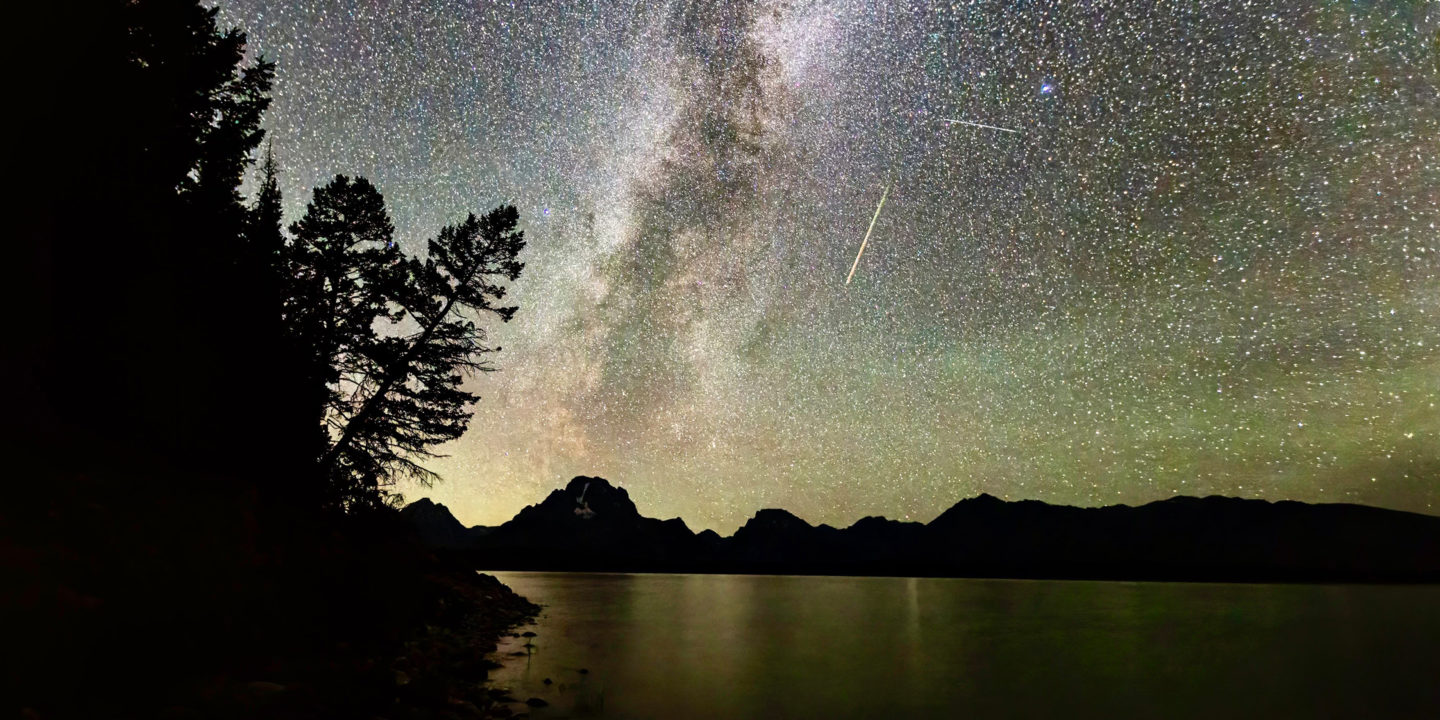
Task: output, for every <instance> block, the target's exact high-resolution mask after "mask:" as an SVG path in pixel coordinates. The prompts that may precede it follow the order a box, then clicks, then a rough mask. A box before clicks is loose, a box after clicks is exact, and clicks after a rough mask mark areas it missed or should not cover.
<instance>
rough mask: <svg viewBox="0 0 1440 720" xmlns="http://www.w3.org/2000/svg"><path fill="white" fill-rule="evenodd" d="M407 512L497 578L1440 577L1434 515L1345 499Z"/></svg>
mask: <svg viewBox="0 0 1440 720" xmlns="http://www.w3.org/2000/svg"><path fill="white" fill-rule="evenodd" d="M401 512H402V514H403V515H404V516H405V517H406V518H407V519H408V520H409V521H410V522H411V523H412V524H413V525H414V526H415V528H416V530H417V531H418V533H419V535H420V536H421V538H422V539H423V540H424V541H425V542H426V543H428V544H430V545H431V546H433V547H435V548H436V549H437V550H440V551H443V552H446V553H451V554H458V555H462V556H464V557H465V558H466V560H467V561H468V562H470V563H472V564H473V565H474V566H475V567H477V568H484V569H491V570H567V571H615V572H622V571H623V572H710V573H715V572H726V573H776V574H822V575H904V576H942V577H1011V578H1070V579H1112V580H1116V579H1128V580H1193V581H1242V582H1263V581H1274V582H1323V581H1334V582H1440V518H1437V517H1432V516H1429V515H1421V514H1416V513H1409V512H1402V511H1397V510H1385V509H1381V508H1374V507H1368V506H1364V505H1350V504H1315V505H1312V504H1306V503H1301V502H1294V501H1288V500H1287V501H1279V502H1269V501H1266V500H1248V499H1239V498H1230V497H1221V496H1211V497H1205V498H1195V497H1183V496H1182V497H1174V498H1170V499H1167V500H1161V501H1157V502H1152V503H1149V504H1146V505H1141V506H1136V507H1130V506H1126V505H1113V506H1108V507H1098V508H1081V507H1071V506H1064V505H1051V504H1048V503H1044V502H1040V501H1037V500H1023V501H1019V502H1009V501H1005V500H1001V499H1000V498H997V497H994V496H992V495H989V494H982V495H979V496H978V497H973V498H969V499H966V500H961V501H960V502H958V503H956V504H955V505H953V506H951V507H950V508H949V509H947V510H946V511H945V512H943V513H941V514H940V515H939V516H938V517H936V518H935V519H934V520H932V521H930V522H929V523H918V522H901V521H897V520H889V519H886V518H883V517H866V518H862V519H860V520H859V521H857V522H856V523H854V524H853V525H851V526H849V527H847V528H834V527H831V526H829V525H818V526H817V525H811V524H810V523H808V522H806V521H804V520H802V519H800V518H799V517H796V516H795V515H794V514H792V513H790V512H788V511H785V510H779V509H765V510H761V511H759V512H757V513H756V514H755V516H754V517H752V518H751V519H750V520H749V521H747V522H746V523H745V524H744V525H743V526H741V527H740V528H739V529H738V530H736V531H735V534H734V535H732V536H730V537H721V536H720V535H719V534H717V533H715V532H714V531H712V530H704V531H702V532H700V533H695V532H693V531H692V530H691V529H690V528H689V527H688V526H687V525H686V524H685V521H684V520H681V519H680V518H673V519H670V520H658V519H655V518H648V517H645V516H643V515H641V514H640V512H639V510H638V509H637V508H636V507H635V503H634V502H633V501H632V500H631V499H630V495H629V493H627V492H626V491H625V489H624V488H622V487H618V486H616V485H612V484H611V483H610V482H609V481H607V480H605V479H604V478H598V477H584V476H581V477H576V478H575V479H573V480H571V481H570V483H569V484H568V485H566V487H565V488H563V489H558V490H555V491H553V492H551V493H550V495H549V496H548V497H546V498H545V499H544V500H543V501H541V502H540V503H539V504H537V505H531V506H528V507H526V508H525V509H523V510H521V511H520V512H519V513H518V514H517V515H516V516H515V517H514V518H513V519H511V520H510V521H509V522H506V523H504V524H503V525H499V526H496V527H482V526H476V527H466V526H464V525H463V524H461V523H460V522H459V521H458V520H456V519H455V517H454V516H453V515H452V514H451V513H450V511H449V510H448V509H447V508H446V507H445V506H444V505H440V504H436V503H434V502H432V501H430V500H428V499H421V500H417V501H416V502H414V503H411V504H410V505H407V506H406V507H405V508H404V509H403V510H402V511H401Z"/></svg>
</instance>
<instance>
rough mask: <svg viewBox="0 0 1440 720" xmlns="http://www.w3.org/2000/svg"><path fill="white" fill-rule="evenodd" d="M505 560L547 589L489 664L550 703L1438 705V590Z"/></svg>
mask: <svg viewBox="0 0 1440 720" xmlns="http://www.w3.org/2000/svg"><path fill="white" fill-rule="evenodd" d="M496 574H497V575H498V576H499V577H500V578H501V579H502V580H504V581H505V582H506V583H509V584H510V585H511V586H512V587H514V588H515V589H516V590H517V591H519V592H521V593H522V594H525V595H527V596H529V597H530V598H531V599H533V600H536V601H537V602H540V603H542V604H545V605H546V610H545V613H544V614H543V615H542V616H541V618H540V620H539V621H538V623H537V625H536V627H535V628H534V630H535V631H536V632H537V633H538V634H539V637H537V638H535V644H536V648H535V650H534V652H533V654H532V655H529V656H526V657H516V658H510V657H503V656H504V655H505V653H507V652H510V651H513V650H514V649H516V648H518V647H519V644H520V643H521V641H520V640H515V641H513V642H512V643H511V644H510V645H513V647H511V646H506V647H502V648H501V649H500V654H501V655H502V660H505V661H506V662H507V664H506V666H505V667H504V668H503V669H501V670H499V671H496V673H495V674H494V675H493V679H494V682H495V684H497V685H499V686H504V687H509V688H511V689H512V691H513V694H514V695H515V696H516V697H517V698H520V699H522V700H523V699H525V698H528V697H532V696H533V697H540V698H543V699H545V700H546V701H548V702H549V703H551V705H550V706H549V707H545V708H540V709H538V710H533V711H532V716H533V717H536V718H540V717H625V718H670V717H686V718H730V717H835V718H843V717H879V716H883V717H891V716H908V717H952V716H955V715H956V714H957V713H963V714H972V715H979V716H1001V715H1004V716H1010V717H1014V716H1055V715H1082V716H1091V715H1111V716H1125V717H1135V716H1152V717H1160V716H1165V717H1215V716H1227V717H1237V716H1245V717H1251V716H1253V717H1260V716H1311V717H1317V716H1336V715H1340V716H1345V715H1350V716H1358V715H1368V716H1374V715H1376V714H1388V715H1412V716H1414V715H1424V714H1426V712H1427V711H1429V710H1433V709H1434V708H1437V707H1440V691H1437V690H1436V689H1435V687H1433V685H1435V683H1433V682H1432V680H1433V678H1434V677H1436V676H1437V675H1436V673H1437V671H1440V667H1437V665H1436V661H1435V659H1434V652H1433V649H1434V643H1435V641H1436V640H1440V616H1437V614H1436V613H1434V612H1433V608H1435V607H1440V588H1436V587H1340V586H1266V585H1186V584H1162V583H1088V582H1036V581H993V580H953V579H915V578H833V577H776V576H725V575H607V574H564V573H496ZM546 678H550V679H551V681H552V682H551V684H550V685H546V684H545V683H544V680H545V679H546Z"/></svg>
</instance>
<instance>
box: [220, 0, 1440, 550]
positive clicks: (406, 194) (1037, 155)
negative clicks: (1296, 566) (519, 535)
mask: <svg viewBox="0 0 1440 720" xmlns="http://www.w3.org/2000/svg"><path fill="white" fill-rule="evenodd" d="M221 12H222V19H223V20H224V21H225V22H228V23H231V24H235V25H238V26H240V27H243V28H245V29H246V30H248V31H249V34H250V42H251V49H252V51H257V52H259V53H262V54H264V55H265V56H266V57H267V58H269V59H272V60H275V61H277V63H278V81H277V85H276V91H275V100H274V104H273V105H272V108H271V110H270V112H269V115H268V118H267V126H268V128H269V129H270V132H271V135H270V137H271V138H272V139H273V141H274V147H275V153H276V156H277V159H278V160H279V162H280V165H281V168H282V172H283V173H284V174H283V177H282V189H283V190H284V192H285V194H286V202H287V211H288V212H289V213H290V216H291V219H293V218H294V217H296V216H298V213H299V212H300V211H301V209H303V206H304V202H305V201H306V200H307V199H308V197H309V192H310V188H312V187H314V186H315V185H317V184H319V183H321V182H323V181H324V180H326V179H328V178H329V177H330V176H333V175H334V174H336V173H346V174H358V175H363V176H366V177H368V178H370V179H371V180H372V181H373V182H374V183H375V185H376V186H377V187H378V188H379V189H380V190H381V192H382V193H384V194H385V197H386V200H387V202H388V204H389V207H390V210H391V213H392V216H393V217H394V220H395V225H396V227H397V230H398V233H399V236H400V237H401V238H402V243H403V244H405V245H406V247H407V248H408V249H410V250H411V251H417V250H418V249H419V248H421V247H423V241H424V239H425V238H426V237H427V235H429V234H431V233H433V232H435V231H436V230H437V229H438V228H439V227H440V226H441V225H443V224H446V223H449V222H454V221H455V220H457V219H459V218H462V217H463V216H464V214H465V213H466V212H470V211H475V212H480V211H484V210H487V209H489V208H491V207H493V206H495V205H497V204H499V203H501V202H510V203H514V204H516V205H517V206H518V207H519V209H520V213H521V221H522V225H523V226H524V229H525V231H526V234H527V237H528V238H529V240H530V247H529V249H527V251H526V255H525V256H524V258H523V259H524V261H525V262H526V263H527V267H526V271H525V274H524V275H523V276H522V277H521V279H520V281H519V282H518V283H517V284H516V285H515V287H514V294H513V297H514V298H515V301H516V303H517V304H518V305H519V306H520V308H521V310H520V312H519V314H518V315H517V317H516V319H515V320H514V321H513V322H512V323H510V324H509V325H507V326H504V327H499V328H495V329H494V331H493V334H492V337H493V338H494V339H495V340H497V342H498V344H500V345H502V346H504V351H503V352H502V353H500V354H499V355H498V356H497V360H496V362H497V365H498V366H499V367H500V368H501V371H500V372H496V373H491V374H487V375H484V376H483V377H479V378H475V379H474V380H473V381H472V385H471V389H473V390H475V391H477V392H479V393H480V394H481V395H482V396H483V399H482V400H481V401H480V403H479V404H478V406H477V408H476V415H475V418H474V421H473V422H472V425H471V429H470V431H469V432H468V433H467V434H466V435H465V436H464V437H463V438H461V439H460V440H458V441H456V442H454V443H452V444H451V445H450V446H448V447H447V448H446V452H448V453H449V454H450V457H448V458H445V459H442V460H439V461H436V462H435V463H434V464H433V469H434V470H436V471H438V472H439V473H441V474H442V475H443V476H444V477H445V482H444V483H443V484H440V485H437V486H436V487H434V488H433V489H430V490H422V489H419V488H407V489H406V492H407V495H408V496H410V497H412V498H413V497H416V496H418V495H420V494H426V495H429V496H431V497H433V498H435V499H436V500H437V501H440V502H444V503H446V504H447V505H449V506H450V507H451V508H452V510H454V511H455V513H456V515H457V516H458V517H459V518H460V519H461V520H462V521H464V522H466V523H467V524H498V523H500V522H503V521H504V520H506V519H509V518H510V517H511V516H512V515H513V514H514V513H515V512H516V511H518V510H519V509H520V508H521V507H523V506H524V505H526V504H530V503H534V502H537V501H539V500H540V499H541V498H543V497H544V494H545V493H547V492H548V491H549V490H551V489H553V488H555V487H559V486H561V485H563V483H564V481H565V480H567V479H568V478H570V477H571V476H573V475H577V474H586V475H602V476H605V477H607V478H610V479H611V480H612V481H615V482H617V483H620V484H622V485H624V486H625V487H626V488H627V489H629V490H630V492H631V494H632V496H633V497H634V498H635V500H636V502H637V504H638V505H639V507H640V509H641V511H642V512H643V513H645V514H647V515H652V516H658V517H671V516H676V515H679V516H682V517H684V518H685V519H686V520H687V521H688V522H689V524H690V525H691V526H692V528H693V529H696V530H698V529H700V528H704V527H710V528H714V529H716V530H718V531H720V532H722V533H728V532H730V531H732V530H733V529H734V528H735V527H736V526H738V525H739V524H741V523H742V522H744V520H745V519H746V518H748V517H749V516H750V515H752V514H753V513H754V512H755V511H756V510H757V509H759V508H762V507H785V508H787V509H789V510H791V511H793V512H795V513H796V514H798V515H800V516H801V517H803V518H805V519H807V520H809V521H811V522H816V523H818V522H828V523H831V524H835V525H848V524H850V523H851V522H853V521H854V520H856V519H858V518H860V517H862V516H865V515H872V514H883V515H886V516H889V517H895V518H909V519H914V520H929V519H930V518H931V517H933V516H934V515H935V514H937V513H938V512H940V511H941V510H943V509H944V508H946V507H948V506H949V505H950V504H952V503H954V502H955V501H956V500H958V499H960V498H962V497H968V496H972V495H974V494H977V493H979V492H982V491H987V492H990V493H993V494H996V495H1000V496H1002V497H1009V498H1011V499H1022V498H1035V499H1041V500H1046V501H1049V502H1058V503H1071V504H1082V505H1095V504H1113V503H1117V502H1119V503H1130V504H1135V503H1143V502H1148V501H1150V500H1156V499H1162V498H1165V497H1169V496H1171V495H1174V494H1188V495H1205V494H1213V493H1219V494H1226V495H1238V496H1245V497H1261V498H1267V499H1272V500H1278V499H1296V500H1303V501H1310V502H1361V503H1367V504H1374V505H1381V506H1387V507H1395V508H1400V509H1407V510H1415V511H1421V512H1431V513H1434V512H1436V511H1437V505H1440V407H1437V403H1440V255H1437V253H1440V4H1437V3H1433V2H1423V1H1410V2H1407V1H1401V0H1394V1H1389V2H1382V1H1378V0H1377V1H1375V2H1329V1H1317V2H1299V1H1294V0H1276V1H1273V2H1262V1H1259V0H1256V1H1252V2H1243V1H1242V2H1235V1H1225V2H1219V1H1201V2H1188V1H1187V2H1179V1H1176V0H1158V1H1157V2H1153V3H1112V2H1099V1H1075V0H1048V1H1047V0H1037V1H1035V2H1027V1H1020V0H1012V1H1010V2H996V1H978V0H977V1H976V2H952V3H940V2H893V3H892V2H881V1H879V0H835V1H832V2H827V1H822V0H816V1H814V2H807V1H804V0H796V1H794V2H726V1H724V0H696V1H695V2H680V1H676V2H643V1H642V2H636V3H628V4H627V3H600V2H591V1H588V0H587V1H584V2H582V1H579V0H573V1H563V2H534V3H531V2H504V3H498V2H483V1H472V2H428V1H427V2H421V1H404V0H402V1H399V2H362V1H360V0H350V1H343V0H326V1H316V2H308V3H296V2H286V3H279V2H259V1H254V0H243V1H236V2H227V3H224V4H223V5H222V9H221ZM947 120H960V121H965V122H966V123H976V124H979V125H989V126H993V128H1004V129H1008V130H1013V131H1014V132H1004V131H1001V130H997V129H993V128H985V127H979V126H978V125H970V124H964V123H955V122H947ZM887 186H889V188H890V189H889V193H888V196H887V200H886V203H885V205H884V207H883V209H882V211H881V213H880V215H879V217H878V219H877V221H876V223H875V227H874V231H873V234H872V235H871V237H870V240H869V243H868V246H867V248H866V250H865V253H864V255H863V257H862V258H861V260H860V262H859V265H858V267H857V269H856V272H855V276H854V279H853V281H852V282H851V283H850V284H849V285H846V284H845V277H846V273H847V271H848V270H849V269H850V266H851V264H852V262H853V261H854V259H855V255H856V251H857V249H858V248H859V244H860V241H861V238H862V236H864V234H865V231H866V228H867V226H868V224H869V223H870V220H871V217H872V214H873V213H874V211H875V208H876V205H877V203H878V202H879V200H880V197H881V194H882V191H884V189H885V188H886V187H887Z"/></svg>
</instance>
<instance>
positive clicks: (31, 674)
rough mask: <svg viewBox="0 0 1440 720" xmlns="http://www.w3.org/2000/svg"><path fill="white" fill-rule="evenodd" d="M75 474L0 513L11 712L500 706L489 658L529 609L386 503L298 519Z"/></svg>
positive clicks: (243, 712) (1, 600)
mask: <svg viewBox="0 0 1440 720" xmlns="http://www.w3.org/2000/svg"><path fill="white" fill-rule="evenodd" d="M68 487H69V488H70V490H69V491H68V492H66V493H49V494H47V495H46V496H45V497H34V496H32V497H24V496H22V497H20V498H19V499H18V500H17V502H15V503H13V504H11V505H9V506H8V507H7V508H5V509H4V510H3V511H0V529H3V532H0V559H3V561H4V570H5V572H4V578H3V586H0V589H3V593H0V608H3V610H4V614H3V617H4V621H5V638H6V640H5V642H6V646H7V647H6V656H7V657H8V658H9V659H11V660H13V661H15V662H12V663H7V664H8V665H10V667H11V668H12V670H11V671H10V674H9V677H8V678H7V679H6V683H7V685H9V686H10V687H7V688H6V691H5V692H3V693H0V695H3V697H5V698H6V700H5V701H4V703H3V704H4V705H5V706H6V707H4V708H3V709H4V710H5V711H6V714H7V715H8V716H11V717H15V716H17V715H18V716H20V717H31V718H96V717H112V718H113V717H146V718H149V717H167V718H252V717H253V718H261V717H264V718H330V717H342V718H343V717H361V718H373V717H384V718H392V719H394V718H433V717H444V718H472V717H486V716H505V715H508V714H509V712H510V711H509V710H508V709H507V708H505V707H504V706H497V705H495V704H494V703H493V702H492V701H491V696H490V694H489V693H487V692H486V691H485V688H484V687H483V682H484V681H485V678H486V672H487V671H488V670H489V669H491V668H492V667H493V665H492V664H490V663H488V662H487V661H486V659H485V655H486V653H487V652H489V651H490V650H491V649H493V648H494V647H495V643H496V639H497V638H498V637H500V636H501V634H502V633H505V632H507V631H508V630H509V629H511V628H512V627H513V626H515V625H516V624H519V623H522V622H525V621H527V620H529V619H530V618H532V617H533V616H534V614H535V613H536V612H537V611H538V610H539V608H538V607H537V606H535V605H533V604H531V603H530V602H528V601H526V599H525V598H523V597H520V596H519V595H517V594H516V593H514V592H512V591H511V590H510V589H509V588H507V587H506V586H505V585H503V584H501V583H500V582H499V581H497V580H496V579H495V578H493V577H491V576H488V575H481V574H478V573H476V572H475V571H474V570H473V569H471V568H469V567H467V566H465V565H463V564H460V563H456V562H454V561H453V560H452V559H450V558H447V557H446V556H444V555H443V554H436V553H435V552H434V551H432V550H430V549H428V548H426V547H425V546H424V544H423V543H421V542H420V541H419V540H418V539H416V537H415V535H414V533H413V531H412V530H411V529H410V528H409V527H408V526H407V525H406V524H405V523H404V522H402V521H401V520H400V518H399V516H398V513H396V512H394V511H393V510H389V509H377V510H372V511H366V512H359V513H349V514H324V513H314V512H308V513H307V512H301V511H298V510H295V509H293V508H290V507H286V506H285V505H283V504H277V505H267V504H266V503H264V502H261V501H259V500H257V498H256V495H255V494H254V493H253V492H250V490H249V488H247V486H246V485H244V484H243V483H234V484H227V483H225V482H223V481H217V482H214V483H211V484H209V485H204V486H197V487H191V488H188V489H185V490H183V491H182V490H180V489H178V488H174V487H172V488H169V490H170V491H169V492H156V490H159V488H155V487H153V486H135V485H123V484H119V483H115V482H113V481H112V482H103V483H102V482H93V483H86V482H84V481H83V479H76V480H74V481H73V482H72V483H71V484H70V485H69V486H68ZM137 489H143V490H145V491H147V492H137Z"/></svg>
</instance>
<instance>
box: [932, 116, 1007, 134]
mask: <svg viewBox="0 0 1440 720" xmlns="http://www.w3.org/2000/svg"><path fill="white" fill-rule="evenodd" d="M940 119H941V120H942V121H944V122H948V123H953V124H956V125H971V126H974V127H978V128H986V129H989V130H999V131H1000V132H1008V133H1015V134H1017V135H1018V134H1020V131H1019V130H1011V129H1010V128H1002V127H995V126H994V125H986V124H984V123H977V122H970V121H969V120H951V119H950V118H940Z"/></svg>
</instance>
